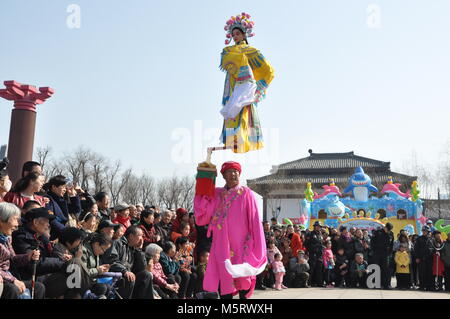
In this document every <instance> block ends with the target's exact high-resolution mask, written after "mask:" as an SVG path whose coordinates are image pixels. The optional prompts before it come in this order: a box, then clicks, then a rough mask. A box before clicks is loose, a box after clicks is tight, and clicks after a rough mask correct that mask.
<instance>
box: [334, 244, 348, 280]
mask: <svg viewBox="0 0 450 319" xmlns="http://www.w3.org/2000/svg"><path fill="white" fill-rule="evenodd" d="M348 269H349V261H348V259H347V255H345V251H344V248H343V247H338V248H337V255H336V263H335V266H334V276H335V284H336V286H337V287H339V288H342V287H344V285H345V283H346V278H347V274H348Z"/></svg>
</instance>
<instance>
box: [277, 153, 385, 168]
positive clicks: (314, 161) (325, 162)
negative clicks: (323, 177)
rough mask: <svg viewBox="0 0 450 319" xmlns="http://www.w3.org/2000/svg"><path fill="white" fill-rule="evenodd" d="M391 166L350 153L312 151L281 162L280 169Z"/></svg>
mask: <svg viewBox="0 0 450 319" xmlns="http://www.w3.org/2000/svg"><path fill="white" fill-rule="evenodd" d="M358 166H361V167H363V168H364V167H365V168H389V166H390V163H389V162H382V161H377V160H374V159H370V158H366V157H362V156H358V155H355V154H354V152H348V153H310V156H308V157H305V158H301V159H299V160H295V161H292V162H288V163H284V164H281V165H280V166H279V167H278V170H292V169H295V170H309V169H346V168H356V167H358Z"/></svg>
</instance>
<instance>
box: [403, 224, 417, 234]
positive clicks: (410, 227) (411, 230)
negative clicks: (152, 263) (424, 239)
mask: <svg viewBox="0 0 450 319" xmlns="http://www.w3.org/2000/svg"><path fill="white" fill-rule="evenodd" d="M403 229H404V230H406V232H407V233H408V234H409V235H414V234H415V233H416V231H415V230H414V226H413V225H411V224H408V225H406V226H405V227H403Z"/></svg>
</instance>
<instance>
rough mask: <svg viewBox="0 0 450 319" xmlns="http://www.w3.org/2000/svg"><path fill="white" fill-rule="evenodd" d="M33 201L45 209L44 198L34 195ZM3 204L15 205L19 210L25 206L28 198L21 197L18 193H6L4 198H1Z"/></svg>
mask: <svg viewBox="0 0 450 319" xmlns="http://www.w3.org/2000/svg"><path fill="white" fill-rule="evenodd" d="M33 197H34V200H35V201H37V202H38V203H39V204H41V206H42V207H45V201H44V197H42V196H39V195H34V196H33ZM3 200H4V201H5V202H8V203H12V204H15V205H16V206H18V207H19V208H22V207H23V205H25V203H26V202H28V201H29V200H30V198H28V197H23V196H22V195H21V194H20V193H11V192H8V193H6V195H5V197H4V198H3Z"/></svg>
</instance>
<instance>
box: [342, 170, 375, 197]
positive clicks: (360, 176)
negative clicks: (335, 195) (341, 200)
mask: <svg viewBox="0 0 450 319" xmlns="http://www.w3.org/2000/svg"><path fill="white" fill-rule="evenodd" d="M348 184H349V185H348V186H347V188H346V189H344V194H345V193H349V192H352V193H353V197H354V198H355V200H356V201H359V202H367V201H368V199H369V195H370V192H378V188H376V187H375V186H374V185H372V180H371V179H370V177H369V175H367V174H365V173H364V170H363V169H362V167H357V168H356V169H355V173H354V174H353V175H352V176H350V178H349V179H348Z"/></svg>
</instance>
